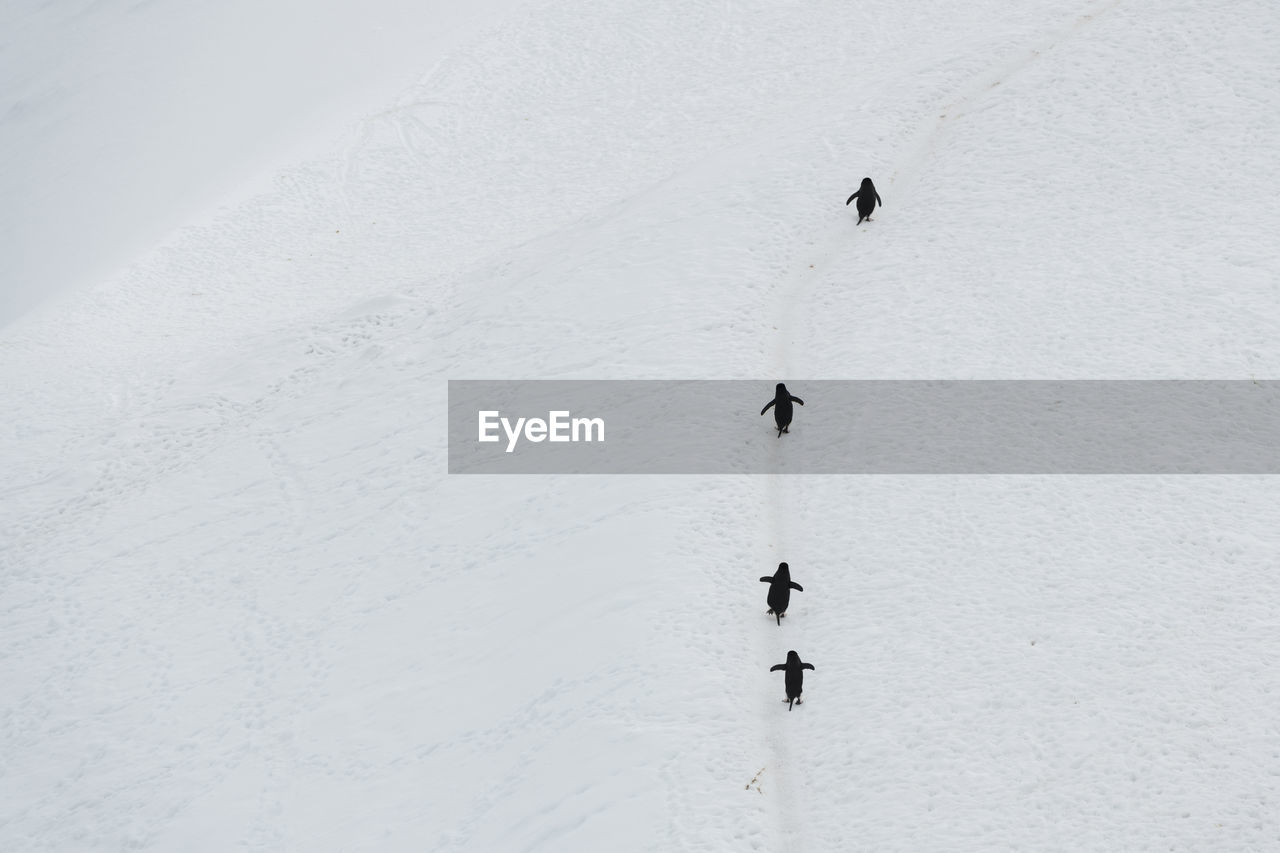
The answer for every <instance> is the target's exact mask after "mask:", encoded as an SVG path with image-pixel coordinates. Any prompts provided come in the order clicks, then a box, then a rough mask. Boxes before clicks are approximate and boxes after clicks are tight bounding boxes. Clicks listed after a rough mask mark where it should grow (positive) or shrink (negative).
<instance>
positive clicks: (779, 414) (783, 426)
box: [760, 382, 804, 438]
mask: <svg viewBox="0 0 1280 853" xmlns="http://www.w3.org/2000/svg"><path fill="white" fill-rule="evenodd" d="M792 403H799V404H800V405H802V406H803V405H804V400H801V399H800V398H799V397H794V396H792V395H791V393H790V392H789V391H787V386H786V385H783V384H782V383H781V382H779V383H778V385H777V387H776V388H775V389H774V391H773V399H772V400H770V401H769V402H768V403H765V405H764V408H763V409H761V410H760V414H761V415H763V414H764V413H765V412H767V411H769V409H770V408H772V409H773V423H774V425H775V426H776V427H777V430H778V438H782V434H783V433H784V432H787V433H789V432H791V430H789V429H788V427H790V426H791V418H792V417H793V416H794V415H795V407H794V406H792V405H791V404H792Z"/></svg>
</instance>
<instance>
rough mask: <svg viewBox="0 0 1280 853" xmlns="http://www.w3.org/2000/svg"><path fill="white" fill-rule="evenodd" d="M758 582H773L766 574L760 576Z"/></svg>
mask: <svg viewBox="0 0 1280 853" xmlns="http://www.w3.org/2000/svg"><path fill="white" fill-rule="evenodd" d="M760 583H773V578H771V577H769V576H768V575H766V576H765V577H762V578H760Z"/></svg>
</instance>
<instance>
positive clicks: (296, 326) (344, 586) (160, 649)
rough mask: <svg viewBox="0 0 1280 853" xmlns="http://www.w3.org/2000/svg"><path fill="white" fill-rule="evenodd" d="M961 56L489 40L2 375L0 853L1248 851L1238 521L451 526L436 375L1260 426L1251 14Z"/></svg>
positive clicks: (852, 29) (964, 29)
mask: <svg viewBox="0 0 1280 853" xmlns="http://www.w3.org/2000/svg"><path fill="white" fill-rule="evenodd" d="M1007 6H1008V4H1004V3H994V2H991V3H978V4H967V5H966V6H965V7H964V8H963V9H959V8H955V9H953V8H951V7H950V6H948V5H947V4H936V3H907V4H903V3H878V2H873V3H865V4H859V5H858V6H857V7H856V8H850V7H849V6H848V4H845V3H836V2H832V3H804V4H801V3H776V2H772V3H743V2H736V0H735V2H732V3H725V2H716V3H697V4H687V3H682V4H668V5H663V4H657V5H655V4H652V3H640V2H634V3H632V2H625V3H616V4H609V5H608V7H607V8H602V7H601V6H600V5H599V4H589V3H585V2H545V3H537V4H531V5H529V6H526V7H522V8H521V9H519V10H517V11H515V12H513V13H512V14H511V15H510V17H509V18H507V19H506V20H505V21H504V22H503V23H502V24H501V26H498V27H496V28H494V29H492V30H490V31H487V32H485V33H484V34H483V35H482V36H480V37H478V38H476V39H475V40H473V41H471V42H469V43H468V44H467V45H466V46H465V47H463V48H460V49H459V50H457V51H456V52H454V53H453V54H451V55H450V56H449V57H448V58H447V59H446V60H445V61H443V62H442V63H441V64H440V65H439V66H438V67H436V68H433V69H430V70H429V71H428V72H427V73H425V76H424V77H423V78H422V80H421V82H420V83H419V84H418V85H417V86H415V87H413V88H412V89H411V90H409V91H406V92H403V93H400V94H399V95H398V96H395V100H394V102H392V101H391V99H392V97H393V96H392V95H388V98H387V102H384V103H380V104H378V105H377V106H376V107H371V108H370V109H369V111H368V112H367V113H366V114H365V116H364V118H363V120H362V121H361V122H360V123H359V125H358V126H357V129H356V130H355V132H354V133H353V136H352V138H351V140H350V142H349V144H348V145H347V147H346V148H345V149H344V150H342V151H340V152H338V153H337V154H335V155H334V156H332V157H329V158H327V159H319V160H311V161H307V162H305V163H303V164H300V165H298V166H296V167H294V168H291V169H288V170H285V171H283V172H281V173H280V175H279V176H278V178H277V180H276V182H275V185H274V188H273V189H272V190H271V191H270V192H266V193H263V194H260V195H257V196H255V197H253V198H252V199H251V200H248V201H244V202H241V203H238V204H236V205H233V206H231V207H229V208H227V209H226V210H225V211H224V212H223V213H222V214H221V215H219V216H217V217H215V218H214V219H213V220H212V221H211V222H210V223H209V224H205V225H201V226H197V227H189V228H187V229H184V230H179V231H175V232H174V233H173V234H172V235H171V237H170V239H169V240H168V241H166V242H165V244H164V246H163V247H162V248H161V249H159V250H158V251H157V252H155V253H154V254H152V255H149V256H146V257H142V258H139V259H138V260H137V262H136V263H135V264H134V265H132V266H131V267H130V268H129V269H128V270H127V271H125V272H124V273H122V274H121V275H120V276H118V277H116V278H114V279H112V280H110V281H105V282H103V283H102V284H101V285H100V286H98V287H95V288H93V289H90V290H86V291H85V292H83V293H78V294H75V295H74V296H70V297H67V298H66V299H63V300H60V301H58V302H54V303H51V304H49V305H47V306H45V307H44V308H43V309H42V310H41V311H40V312H39V313H37V314H36V315H33V316H31V317H29V318H27V319H26V320H24V321H22V322H20V323H18V324H16V325H15V326H13V327H10V328H8V329H6V330H5V332H4V333H3V335H2V336H0V389H3V390H2V391H0V394H3V397H2V398H0V403H3V411H4V412H6V415H5V417H6V421H5V424H6V426H5V429H4V430H3V431H2V432H0V458H2V459H3V461H4V464H3V468H2V470H3V471H4V475H3V481H2V482H0V494H2V495H3V501H2V502H0V529H2V530H3V537H2V538H0V548H2V549H3V550H2V551H0V559H2V560H3V563H2V564H0V565H2V567H3V569H2V570H3V574H2V575H0V583H3V587H2V588H0V614H2V617H3V618H0V654H3V658H2V659H0V681H2V682H3V683H4V684H5V690H4V692H3V694H0V703H3V704H0V803H3V806H0V848H4V849H23V850H40V849H49V850H66V849H100V850H119V849H123V848H134V849H151V850H171V849H184V850H199V849H207V850H226V849H229V848H248V849H271V850H275V849H291V850H315V849H334V850H336V849H344V850H357V849H360V850H401V849H402V850H420V849H430V850H443V851H491V850H547V851H551V850H554V851H569V850H600V849H629V850H630V849H634V850H663V851H666V850H688V851H721V850H740V849H753V850H762V851H763V850H783V849H785V850H788V851H805V850H809V851H820V850H827V849H865V850H878V851H895V850H897V851H919V850H942V849H973V850H993V849H999V850H1006V849H1034V850H1066V849H1070V850H1098V851H1114V850H1120V849H1124V850H1148V849H1149V850H1165V849H1169V848H1173V849H1185V850H1197V851H1199V850H1221V851H1239V850H1263V849H1267V848H1268V847H1270V846H1272V845H1273V844H1274V842H1275V839H1276V838H1277V836H1278V835H1280V823H1278V822H1277V819H1276V817H1275V809H1274V808H1273V804H1274V803H1275V802H1276V799H1277V795H1278V794H1280V792H1278V791H1277V782H1276V778H1277V777H1276V776H1275V772H1274V771H1275V767H1274V765H1275V761H1276V755H1277V754H1280V731H1277V727H1276V725H1275V724H1274V722H1273V719H1274V715H1273V714H1272V713H1271V710H1270V709H1271V706H1272V705H1273V704H1274V702H1273V697H1274V695H1275V693H1276V690H1277V688H1280V680H1278V679H1280V676H1277V671H1278V670H1277V663H1280V661H1278V660H1277V658H1278V657H1280V653H1278V651H1280V621H1278V620H1277V612H1276V602H1277V601H1280V595H1278V593H1280V580H1277V578H1276V575H1275V572H1274V565H1275V554H1276V547H1277V539H1278V538H1280V535H1278V534H1277V532H1276V525H1275V513H1274V506H1275V505H1276V503H1277V497H1278V496H1280V495H1278V494H1277V492H1278V491H1280V486H1276V485H1274V481H1272V480H1270V479H1266V478H1248V477H1239V478H1226V477H1204V478H1143V477H1128V478H1101V477H1100V478H1084V477H1061V478H1054V477H1044V478H1029V477H1008V478H1001V477H991V478H964V477H936V478H926V477H876V478H837V477H832V478H825V477H804V478H770V477H758V478H746V477H741V478H738V477H716V478H698V479H694V478H680V477H672V478H659V477H629V478H628V477H618V478H575V477H505V478H504V477H452V478H449V477H446V476H444V475H443V472H444V470H445V448H444V447H443V443H442V442H443V435H444V432H445V429H444V425H445V422H444V417H445V382H444V380H445V379H447V378H475V377H527V378H554V377H563V378H577V377H613V378H641V377H644V378H666V377H670V378H696V377H705V378H727V377H735V378H752V379H759V380H761V381H762V387H761V393H762V395H767V393H768V391H769V389H770V388H771V387H772V383H773V382H774V381H776V380H778V379H782V380H784V381H789V382H791V381H793V380H794V384H793V385H792V386H791V387H792V390H793V391H795V393H797V394H798V395H799V396H802V397H805V393H804V388H803V384H802V381H803V380H804V379H806V378H854V377H856V378H877V377H885V378H889V377H892V378H969V377H983V378H1025V377H1056V378H1088V377H1098V378H1103V377H1105V378H1208V377H1214V378H1221V377H1247V376H1264V377H1275V376H1277V375H1280V370H1278V369H1277V368H1280V350H1278V349H1277V347H1276V345H1275V341H1276V340H1280V335H1277V332H1278V331H1280V329H1277V325H1278V321H1277V318H1280V311H1277V307H1280V306H1277V304H1276V300H1277V291H1276V286H1275V282H1276V281H1277V280H1278V279H1280V276H1278V275H1277V273H1280V269H1277V266H1278V264H1277V261H1276V258H1275V256H1274V253H1272V252H1270V251H1268V250H1267V249H1265V248H1264V247H1266V246H1268V245H1269V240H1270V235H1271V234H1272V233H1273V232H1274V231H1275V226H1276V225H1277V223H1278V222H1280V216H1277V210H1276V205H1277V202H1276V200H1275V198H1274V197H1273V192H1272V188H1273V187H1274V186H1276V184H1277V181H1276V178H1277V174H1276V173H1277V169H1278V168H1280V167H1278V166H1277V162H1278V160H1277V158H1276V157H1275V149H1274V142H1273V141H1272V140H1274V138H1275V135H1276V134H1275V131H1276V129H1277V128H1276V118H1275V117H1276V116H1277V115H1280V110H1278V109H1277V107H1280V103H1277V101H1280V92H1278V90H1277V89H1276V88H1275V86H1274V80H1275V79H1276V71H1277V63H1278V60H1277V57H1276V56H1275V51H1274V49H1273V46H1274V44H1275V43H1276V35H1277V33H1276V29H1277V22H1276V19H1275V16H1274V13H1273V12H1272V11H1271V10H1270V8H1269V6H1268V4H1264V3H1260V2H1259V3H1233V4H1229V5H1227V6H1223V5H1221V4H1207V3H1192V4H1185V5H1183V6H1179V7H1177V8H1168V7H1167V4H1159V3H1155V2H1149V3H1119V4H1102V3H1099V4H1081V3H1079V2H1048V0H1046V2H1037V3H1033V4H1030V5H1028V6H1026V7H1025V8H1019V9H1016V10H1013V11H1010V10H1009V9H1008V8H1007ZM864 175H870V176H872V177H873V178H874V179H875V180H876V182H877V187H878V188H879V190H880V193H881V195H882V197H883V199H884V204H885V206H884V207H883V208H882V209H881V210H879V211H877V214H876V217H875V222H873V223H870V224H866V223H864V225H863V226H861V227H860V228H858V229H857V230H856V231H855V229H854V227H853V218H852V217H850V216H849V215H848V210H847V209H846V208H845V207H844V206H843V201H844V199H845V198H846V197H847V195H848V192H850V191H851V190H852V189H853V188H854V187H856V186H857V182H858V181H859V180H860V179H861V178H862V177H863V176H864ZM763 401H764V400H763V397H762V400H761V403H763ZM806 404H807V405H806V406H805V408H804V409H802V410H800V411H799V413H798V416H797V421H796V425H795V427H794V428H793V429H792V431H791V433H790V434H789V435H787V436H784V437H783V438H782V439H781V440H778V439H776V438H774V435H773V431H772V430H771V429H769V428H768V419H767V418H764V419H761V418H756V416H755V412H744V413H743V417H744V418H755V420H756V421H757V422H758V423H759V425H760V429H759V437H758V439H755V440H753V441H752V442H750V443H748V444H746V445H744V447H743V448H742V452H743V453H744V454H770V453H775V454H783V453H787V452H794V451H795V450H798V449H799V448H801V447H803V442H804V441H805V434H806V433H805V422H806V421H812V420H813V419H817V418H821V417H822V410H821V405H820V401H817V400H813V399H810V398H808V397H806ZM780 560H787V561H788V562H790V563H791V565H792V567H793V569H794V571H795V572H796V576H797V578H798V579H799V580H800V582H801V583H803V584H804V586H805V590H806V591H805V593H804V594H803V595H797V596H796V598H795V599H794V600H793V603H792V607H791V609H790V610H789V612H788V618H787V619H786V620H784V624H783V626H782V627H781V628H779V627H777V626H776V625H774V623H773V622H772V620H770V619H769V617H767V616H765V615H764V612H763V611H764V605H763V594H762V592H761V590H762V589H763V587H762V585H760V584H759V583H758V582H757V581H756V578H758V577H759V576H760V575H761V574H764V573H766V572H769V571H771V570H772V569H773V568H774V567H775V566H776V565H777V563H778V562H779V561H780ZM789 648H796V649H797V650H798V651H800V652H801V654H802V656H803V657H804V658H805V659H806V660H810V661H813V662H814V663H815V665H816V666H817V667H818V669H817V671H816V672H814V673H811V674H810V676H809V678H807V679H806V690H805V696H806V702H805V703H804V705H803V706H802V707H801V708H798V709H796V711H795V712H793V713H790V714H788V713H787V712H786V706H785V704H783V703H781V702H779V699H780V698H781V695H782V691H781V689H780V684H779V683H778V676H777V674H776V673H774V674H770V673H769V672H768V671H767V670H768V666H770V665H771V664H773V663H777V662H779V661H780V660H782V659H783V657H784V656H785V653H786V651H787V649H789Z"/></svg>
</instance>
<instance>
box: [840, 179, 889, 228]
mask: <svg viewBox="0 0 1280 853" xmlns="http://www.w3.org/2000/svg"><path fill="white" fill-rule="evenodd" d="M855 198H856V199H857V200H858V223H857V224H858V225H861V224H862V220H864V219H865V220H867V221H868V222H870V221H871V211H873V210H875V209H876V205H877V204H879V205H881V206H882V207H883V206H884V205H883V202H881V201H880V193H878V192H876V186H875V184H873V183H871V179H870V178H863V179H862V186H860V187H858V191H857V192H856V193H854V194H853V195H851V196H849V201H846V202H845V203H844V206H845V207H848V206H849V202H850V201H853V200H854V199H855Z"/></svg>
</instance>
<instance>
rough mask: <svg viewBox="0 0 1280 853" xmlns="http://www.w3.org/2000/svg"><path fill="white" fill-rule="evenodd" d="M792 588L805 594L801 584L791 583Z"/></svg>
mask: <svg viewBox="0 0 1280 853" xmlns="http://www.w3.org/2000/svg"><path fill="white" fill-rule="evenodd" d="M791 588H792V589H795V590H799V591H800V592H804V587H802V586H800V584H798V583H796V582H795V581H792V582H791Z"/></svg>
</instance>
